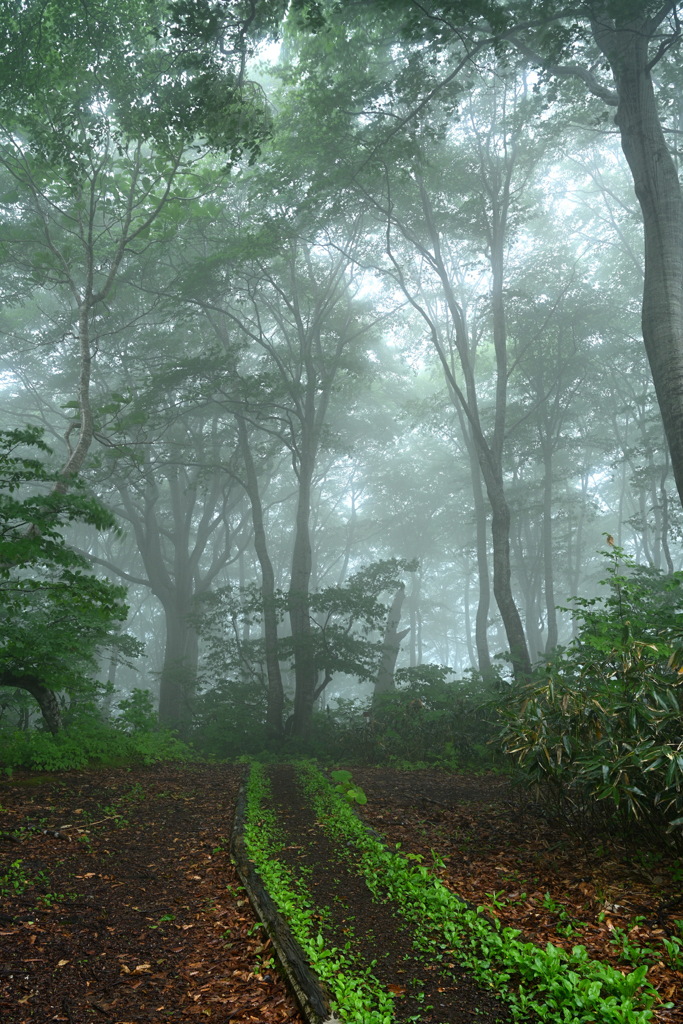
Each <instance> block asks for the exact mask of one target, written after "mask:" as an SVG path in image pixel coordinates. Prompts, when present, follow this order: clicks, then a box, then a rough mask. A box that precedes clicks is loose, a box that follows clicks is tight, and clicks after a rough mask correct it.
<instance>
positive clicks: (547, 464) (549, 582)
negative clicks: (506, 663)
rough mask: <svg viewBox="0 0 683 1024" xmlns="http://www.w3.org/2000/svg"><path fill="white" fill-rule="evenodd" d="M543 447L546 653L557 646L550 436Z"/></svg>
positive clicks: (543, 442)
mask: <svg viewBox="0 0 683 1024" xmlns="http://www.w3.org/2000/svg"><path fill="white" fill-rule="evenodd" d="M542 447H543V473H544V475H543V580H544V588H543V589H544V591H545V610H546V617H547V622H548V634H547V636H546V641H545V650H546V654H550V653H551V652H552V651H554V650H555V648H556V647H557V640H558V630H557V608H556V606H555V575H554V568H553V451H552V444H551V441H550V438H549V437H548V436H547V434H546V436H545V438H544V439H543V440H542Z"/></svg>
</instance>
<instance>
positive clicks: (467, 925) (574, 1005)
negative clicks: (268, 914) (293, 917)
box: [299, 764, 657, 1024]
mask: <svg viewBox="0 0 683 1024" xmlns="http://www.w3.org/2000/svg"><path fill="white" fill-rule="evenodd" d="M299 773H300V776H301V778H302V781H303V785H304V789H305V791H306V794H307V796H308V797H309V799H310V800H311V801H312V803H313V805H314V809H315V812H316V815H317V817H318V820H319V821H320V822H321V824H322V826H323V828H324V830H325V831H326V833H327V834H328V836H329V837H330V838H331V839H333V841H335V842H336V844H337V846H338V849H339V850H340V852H341V853H342V854H344V853H345V854H346V856H347V857H348V858H349V861H350V863H352V864H353V865H354V866H357V865H359V866H360V870H361V872H362V874H363V876H364V877H365V880H366V883H367V885H368V887H369V888H370V890H371V891H372V892H373V894H374V895H375V897H376V898H378V899H382V900H387V899H390V900H392V901H393V902H395V903H396V904H397V905H398V907H399V908H400V911H401V913H402V914H403V916H404V917H405V918H406V920H407V921H409V922H410V924H411V926H412V928H413V930H414V936H415V943H416V946H417V948H419V949H420V950H421V952H422V954H423V955H425V956H428V957H430V959H432V960H433V961H434V962H435V963H437V964H438V965H439V967H440V969H441V970H442V971H444V969H445V968H444V964H443V961H444V959H445V958H446V957H447V958H448V959H449V960H457V962H458V964H459V966H460V967H464V968H466V969H467V970H468V971H469V972H470V973H471V974H472V975H473V977H475V978H476V979H477V981H478V982H479V983H480V984H483V985H485V986H486V987H488V988H491V989H492V990H494V991H496V992H497V993H498V994H499V995H500V996H501V997H502V999H504V1000H505V1002H506V1003H508V1004H509V1006H510V1008H511V1010H512V1013H513V1015H514V1017H515V1019H517V1020H520V1019H523V1020H528V1019H529V1018H530V1017H533V1019H535V1020H539V1021H547V1022H548V1024H550V1022H552V1024H566V1022H567V1021H572V1022H573V1024H594V1022H595V1021H596V1020H600V1021H601V1022H604V1024H608V1022H609V1024H646V1022H647V1021H649V1020H651V1019H652V1013H651V1011H650V1009H649V1007H650V1006H652V1004H653V1003H654V1002H655V1000H656V998H657V993H656V991H655V989H654V988H653V987H652V986H651V985H650V984H649V983H648V981H647V978H646V975H647V966H642V967H637V968H636V969H635V970H633V971H631V972H630V973H628V974H625V975H624V974H622V973H621V972H620V971H618V970H616V969H615V968H613V967H611V966H610V965H609V964H603V963H601V962H600V961H597V960H592V959H591V958H590V957H589V954H588V951H587V950H586V949H585V947H584V946H579V945H577V946H574V947H573V949H572V950H571V952H569V951H567V950H564V949H560V948H558V947H556V946H553V945H552V944H551V943H548V944H547V945H546V947H545V949H543V948H541V947H539V946H535V945H534V944H533V943H531V942H524V941H521V940H520V937H519V936H520V932H519V931H518V930H517V929H514V928H503V927H501V925H500V922H499V921H497V920H496V921H493V922H491V921H490V920H489V919H488V918H487V917H486V916H485V915H484V914H482V913H481V912H480V910H475V909H473V908H472V907H470V906H469V905H468V904H466V903H465V902H464V901H463V900H461V899H459V897H457V896H455V895H454V894H453V893H452V892H450V891H449V890H448V889H446V887H445V886H443V885H442V883H441V882H440V881H439V879H438V878H435V877H434V875H433V874H432V873H431V872H430V871H429V869H428V868H427V867H425V866H424V865H422V864H420V863H419V862H416V861H415V860H412V861H409V860H408V859H406V858H405V857H403V856H401V855H400V853H397V852H394V851H390V850H388V849H387V848H386V847H385V846H384V845H383V844H382V843H381V842H379V841H378V840H377V839H376V838H375V837H374V836H373V835H371V834H370V833H369V832H368V831H367V829H366V828H365V826H364V825H363V823H362V822H361V821H360V820H359V819H358V818H357V817H356V815H355V814H354V812H353V811H352V809H351V807H350V806H349V804H348V803H347V802H346V801H344V800H343V799H342V798H341V797H340V796H339V795H338V794H336V793H335V792H334V790H333V787H332V786H330V785H329V783H328V782H327V781H326V780H325V779H324V777H323V776H322V775H321V773H320V772H319V771H318V770H317V769H316V768H315V767H314V766H313V765H311V764H306V765H301V766H300V767H299Z"/></svg>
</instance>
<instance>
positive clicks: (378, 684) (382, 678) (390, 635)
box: [373, 585, 410, 697]
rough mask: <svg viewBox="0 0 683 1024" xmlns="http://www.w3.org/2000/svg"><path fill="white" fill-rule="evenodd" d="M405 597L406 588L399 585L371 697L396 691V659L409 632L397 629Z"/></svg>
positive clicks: (387, 625) (390, 611) (388, 621)
mask: <svg viewBox="0 0 683 1024" xmlns="http://www.w3.org/2000/svg"><path fill="white" fill-rule="evenodd" d="M405 596H406V588H405V586H403V585H401V586H400V587H399V588H398V590H397V591H396V593H395V594H394V600H393V601H392V602H391V607H390V609H389V614H388V616H387V624H386V628H385V630H384V640H383V642H382V653H381V656H380V662H379V671H378V672H377V678H376V680H375V689H374V693H373V697H380V696H381V695H382V694H384V693H392V692H393V691H394V690H395V689H396V684H395V682H394V669H395V668H396V659H397V658H398V652H399V649H400V646H401V640H403V638H404V637H406V636H407V635H408V633H409V632H410V629H402V630H400V631H399V629H398V624H399V622H400V621H401V608H402V606H403V599H404V598H405Z"/></svg>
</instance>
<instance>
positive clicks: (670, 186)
mask: <svg viewBox="0 0 683 1024" xmlns="http://www.w3.org/2000/svg"><path fill="white" fill-rule="evenodd" d="M662 19H663V15H662V16H661V17H660V19H659V20H660V21H661V20H662ZM658 23H659V22H657V21H656V19H655V18H648V17H644V16H642V15H640V16H639V17H637V18H633V19H631V20H628V21H623V22H619V23H617V22H615V20H614V18H611V17H609V16H608V15H607V13H605V14H604V15H603V16H601V17H600V18H599V19H598V18H596V19H595V20H594V22H593V25H592V27H593V36H594V38H595V41H596V43H597V44H598V46H599V47H600V49H601V51H602V52H603V54H604V55H605V56H606V58H607V60H608V61H609V64H610V67H611V69H612V73H613V75H614V81H615V84H616V87H617V95H618V104H617V112H616V117H615V122H616V124H617V127H618V128H619V133H620V136H621V146H622V149H623V151H624V155H625V157H626V160H627V162H628V165H629V167H630V169H631V174H632V176H633V184H634V187H635V192H636V196H637V198H638V202H639V203H640V208H641V210H642V214H643V229H644V242H645V279H644V283H643V305H642V328H643V340H644V342H645V351H646V352H647V357H648V361H649V364H650V369H651V371H652V379H653V382H654V386H655V391H656V394H657V399H658V402H659V408H660V411H661V414H662V420H663V423H664V431H665V433H666V439H667V443H668V446H669V451H670V453H671V464H672V468H673V473H674V478H675V481H676V487H677V489H678V494H679V497H680V499H681V502H682V503H683V243H682V241H681V240H682V239H683V196H682V195H681V185H680V181H679V179H678V174H677V171H676V165H675V163H674V160H673V157H672V155H671V153H670V151H669V148H668V146H667V144H666V139H665V137H664V132H663V131H662V125H661V122H660V119H659V112H658V110H657V100H656V96H655V90H654V85H653V82H652V75H651V72H650V59H651V58H650V49H649V47H650V43H651V41H652V38H653V36H654V33H655V29H656V28H657V25H658Z"/></svg>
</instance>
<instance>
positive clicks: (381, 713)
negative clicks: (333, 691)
mask: <svg viewBox="0 0 683 1024" xmlns="http://www.w3.org/2000/svg"><path fill="white" fill-rule="evenodd" d="M396 681H397V683H399V687H398V688H397V690H396V691H395V692H393V693H387V694H382V695H381V696H380V697H378V698H376V699H375V700H374V701H373V702H372V703H371V705H369V706H368V707H361V708H359V707H358V705H351V706H348V705H346V706H345V705H342V706H341V707H340V708H339V709H338V710H336V711H332V712H331V715H332V716H333V717H334V718H335V719H336V721H337V722H338V729H339V733H340V735H339V740H338V743H339V746H338V747H337V748H336V749H338V750H339V753H338V755H337V756H345V757H349V756H350V757H353V758H358V759H359V760H366V761H369V762H373V763H381V762H396V761H397V760H400V761H401V762H412V763H421V764H424V765H427V764H443V765H445V766H448V767H450V768H457V767H462V766H463V765H468V766H470V767H471V766H475V765H476V766H480V765H482V764H490V763H491V761H492V759H493V757H494V755H493V752H492V751H491V750H490V749H489V748H488V746H487V745H488V742H489V740H490V739H492V738H493V736H494V735H495V729H494V724H493V718H494V716H493V714H492V712H491V709H490V707H489V706H488V703H487V702H490V699H491V688H490V684H486V683H484V682H483V681H482V680H481V679H479V677H478V676H476V675H470V676H469V677H467V678H466V679H454V678H453V676H452V673H451V672H450V670H449V669H447V668H445V667H444V666H441V665H421V666H419V667H417V668H414V669H399V670H398V671H397V673H396Z"/></svg>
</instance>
